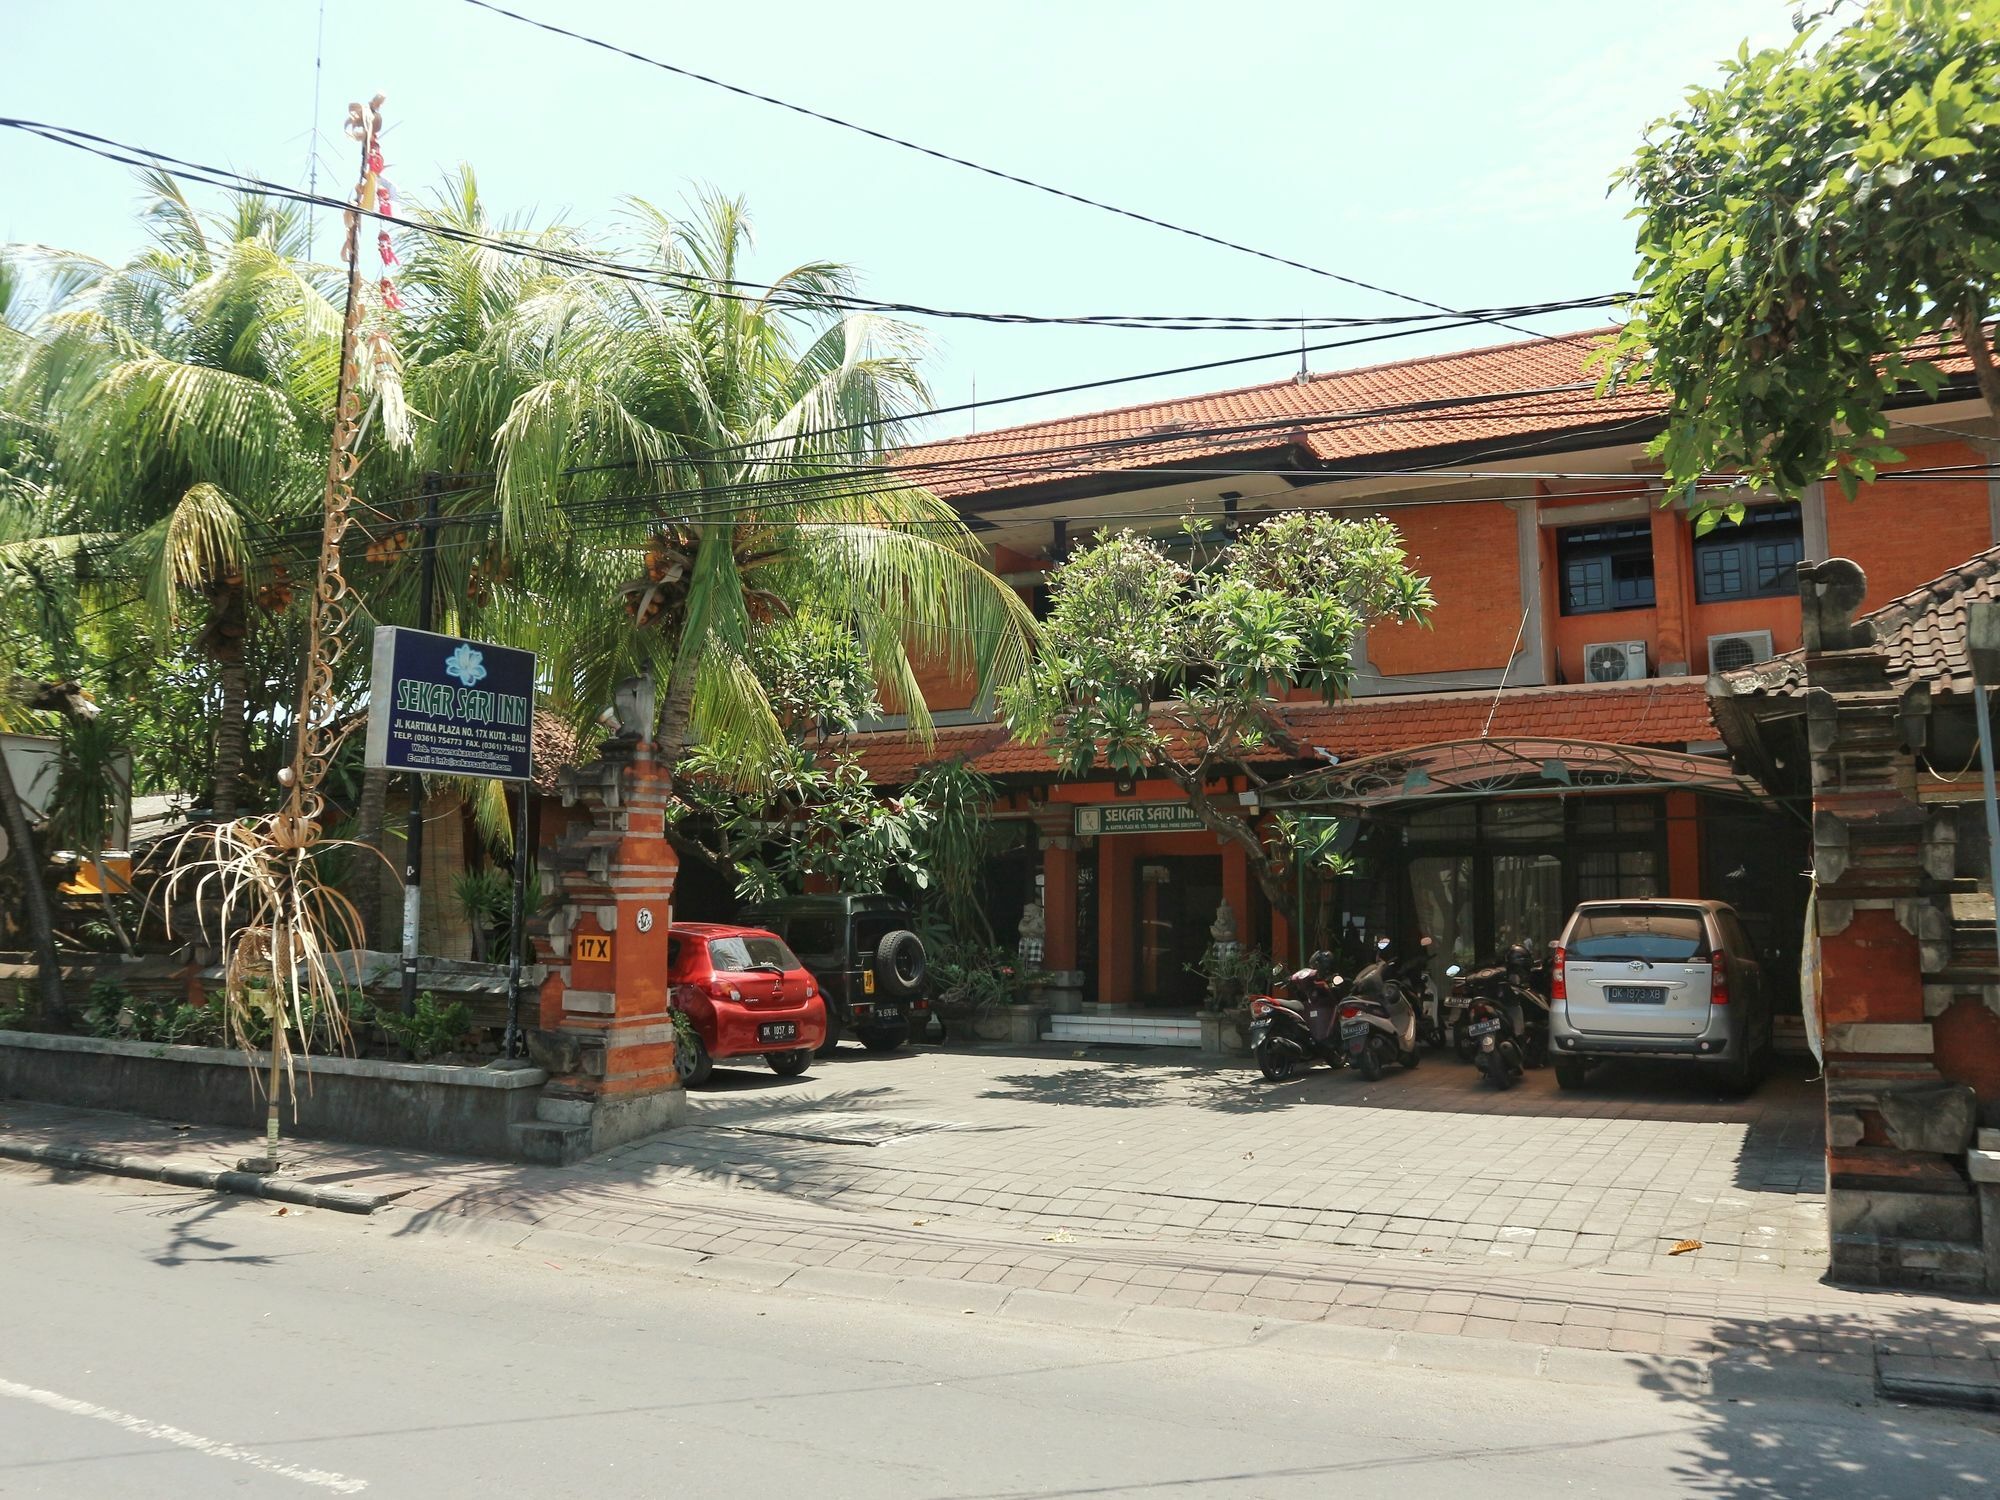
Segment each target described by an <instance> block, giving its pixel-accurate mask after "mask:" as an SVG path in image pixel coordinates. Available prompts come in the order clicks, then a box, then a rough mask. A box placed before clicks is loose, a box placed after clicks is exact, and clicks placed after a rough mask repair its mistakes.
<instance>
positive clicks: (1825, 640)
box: [1799, 557, 1875, 652]
mask: <svg viewBox="0 0 2000 1500" xmlns="http://www.w3.org/2000/svg"><path fill="white" fill-rule="evenodd" d="M1867 596H1868V575H1867V574H1866V573H1864V572H1862V571H1861V568H1860V566H1859V565H1858V564H1856V563H1853V562H1850V561H1848V559H1846V558H1844V557H1832V558H1828V559H1827V560H1826V561H1825V562H1820V563H1801V564H1799V603H1800V605H1801V609H1800V614H1801V616H1802V623H1803V625H1804V634H1805V648H1806V650H1807V651H1809V652H1816V651H1853V650H1856V649H1858V648H1860V647H1863V646H1872V645H1874V644H1875V626H1874V625H1873V624H1872V623H1871V622H1870V621H1867V620H1858V621H1857V620H1856V619H1855V618H1854V612H1855V611H1856V610H1857V609H1859V608H1860V607H1861V601H1862V600H1863V599H1865V598H1867Z"/></svg>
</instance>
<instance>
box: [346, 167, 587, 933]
mask: <svg viewBox="0 0 2000 1500" xmlns="http://www.w3.org/2000/svg"><path fill="white" fill-rule="evenodd" d="M414 218H415V220H416V221H417V222H419V223H423V224H429V225H434V226H437V227H438V228H441V229H445V230H450V231H456V232H457V233H458V234H463V235H470V236H477V237H480V238H498V239H504V240H508V241H511V242H513V243H515V244H518V245H519V246H521V247H522V249H523V250H526V251H530V252H541V251H550V252H566V253H573V252H575V251H577V250H579V249H580V248H581V242H580V241H579V240H578V238H577V237H576V235H575V234H574V233H573V232H572V231H571V230H570V229H568V228H567V227H565V226H563V225H561V224H560V223H558V224H553V225H547V226H543V227H540V228H536V227H533V226H531V225H530V224H529V223H528V222H527V221H526V220H524V219H507V220H496V219H495V218H494V216H493V215H492V214H491V213H489V211H488V210H487V207H486V205H485V202H484V201H483V200H482V198H481V197H480V193H479V183H478V178H477V177H476V175H475V174H474V172H473V170H472V168H471V167H470V166H467V165H460V166H459V167H458V169H457V170H456V171H454V172H452V173H450V174H449V175H448V176H447V177H446V180H445V182H444V184H443V186H442V188H441V189H440V190H439V191H438V192H437V193H436V194H434V195H432V196H431V197H430V198H429V199H428V200H421V201H419V202H418V204H417V205H416V207H415V209H414ZM400 238H401V239H402V240H403V241H404V242H405V243H404V245H403V246H402V250H403V254H404V257H405V259H404V263H403V264H402V265H401V266H400V267H399V269H398V271H397V285H398V288H399V290H400V293H401V297H402V301H403V304H404V309H403V312H402V314H401V316H400V317H399V318H398V319H397V321H396V324H395V329H394V338H395V341H396V346H397V351H398V354H399V356H400V358H401V361H402V364H403V367H404V371H405V381H406V387H407V392H408V401H409V405H410V408H411V411H412V415H413V441H412V442H410V443H409V444H407V445H404V446H401V447H397V446H394V445H388V444H383V443H380V442H378V443H376V444H375V445H374V446H373V447H372V448H371V449H370V450H369V452H368V454H367V457H366V459H365V461H364V463H363V466H362V469H361V472H360V475H359V479H358V482H359V484H360V487H361V490H362V496H363V498H364V500H367V501H370V502H371V504H372V509H373V510H374V515H373V516H372V517H371V518H369V522H368V527H367V529H368V530H369V531H370V533H371V535H372V536H373V538H374V540H373V541H372V542H371V543H370V545H369V549H368V554H369V559H370V560H371V561H374V562H378V563H385V564H387V565H388V566H387V568H386V570H384V571H382V572H379V573H376V574H374V575H372V576H371V577H370V579H369V586H368V587H366V588H365V589H363V590H362V594H361V597H362V600H363V608H362V613H361V615H360V617H358V618H357V620H356V626H357V628H361V627H365V626H367V625H372V624H374V623H378V622H379V623H398V624H401V623H414V621H415V619H416V614H417V605H416V594H417V586H418V567H417V565H418V563H419V560H420V555H421V554H420V551H419V549H418V547H417V546H416V542H417V541H418V540H419V539H420V533H419V532H418V531H417V530H416V529H415V528H414V527H410V526H400V527H399V526H398V525H397V524H396V522H397V521H399V520H401V521H409V520H413V519H414V518H415V515H416V512H417V509H418V508H419V505H420V503H421V502H420V501H419V499H418V496H419V493H420V491H421V490H422V488H423V486H424V484H425V483H426V481H429V482H431V483H434V484H435V485H436V487H437V488H438V489H439V490H440V492H441V493H440V494H439V495H438V497H437V498H438V502H439V509H440V513H441V515H442V516H443V517H445V518H446V519H447V520H452V519H454V518H456V519H458V520H459V522H460V524H455V525H452V526H449V527H447V528H445V529H444V530H443V533H442V537H441V540H442V541H443V543H444V545H443V546H442V547H441V548H440V550H439V552H438V560H437V571H438V575H439V576H438V588H437V591H436V593H437V597H436V601H435V605H434V608H435V610H436V618H435V619H434V620H433V622H432V624H433V628H435V629H439V630H444V631H462V632H467V633H470V632H471V631H473V630H474V629H475V623H474V616H475V615H478V614H479V613H480V611H481V606H482V604H483V603H484V602H485V601H487V600H489V599H490V597H491V589H490V587H489V582H490V580H492V579H495V578H499V577H502V576H504V575H507V574H508V573H510V571H511V567H510V565H509V563H508V562H507V561H506V559H505V558H504V556H503V555H502V553H501V551H500V549H499V546H498V541H497V538H496V537H494V536H493V535H492V534H491V527H490V526H488V525H486V524H485V522H484V521H483V519H479V518H481V517H483V516H484V514H485V513H486V512H487V511H488V510H489V509H490V507H491V505H492V495H493V487H492V483H491V469H490V465H491V462H492V443H493V433H494V431H495V430H496V429H497V428H498V427H499V425H500V424H501V422H502V421H504V420H505V418H506V415H507V412H508V409H509V407H510V406H511V404H512V402H513V401H514V399H515V398H516V397H517V396H518V395H519V394H520V392H521V391H522V390H523V389H524V388H525V387H526V386H527V384H529V383H530V382H531V381H532V379H533V378H534V372H533V371H532V370H524V369H522V368H520V367H519V366H518V365H517V364H516V363H515V360H514V355H515V353H516V352H517V347H518V346H517V344H516V342H515V340H514V339H513V337H512V329H513V327H514V324H515V321H516V320H517V318H518V317H519V315H520V309H521V308H522V307H523V306H524V305H526V304H527V303H529V302H531V301H532V300H533V299H535V298H536V297H539V296H544V295H548V294H550V293H552V292H554V291H556V290H558V289H560V288H561V286H562V285H563V281H564V278H565V276H566V275H568V274H570V273H566V272H563V271H559V270H557V269H554V268H553V267H551V266H550V265H548V264H546V263H544V262H543V261H540V260H538V259H536V258H535V257H534V255H533V254H527V255H513V254H508V253H507V252H505V251H502V250H497V249H494V248H491V247H489V246H486V245H482V244H479V243H475V242H473V241H470V240H467V239H462V238H457V237H454V236H451V235H434V234H423V233H416V234H405V235H402V236H400ZM559 582H560V583H561V584H562V585H563V586H564V587H567V588H574V586H575V580H574V579H573V578H563V579H560V580H559ZM518 614H519V616H520V618H519V619H518V620H516V619H514V618H511V617H510V618H507V619H500V620H494V619H485V620H482V621H481V622H480V623H479V624H478V625H477V627H476V628H477V629H479V630H481V631H484V632H485V633H486V634H487V635H488V636H490V637H493V638H497V639H500V640H503V641H510V642H512V641H515V640H516V638H517V636H520V637H523V638H524V639H525V638H527V637H533V638H534V639H535V640H540V639H542V634H543V633H542V632H539V631H537V630H536V629H535V628H534V626H535V625H537V624H539V623H540V622H541V621H542V620H543V618H544V615H543V611H542V610H541V609H539V608H538V607H534V606H530V607H528V608H526V609H523V610H520V611H518ZM531 622H532V623H531ZM389 780H390V778H389V774H388V773H387V772H386V771H381V770H365V771H364V772H363V774H362V782H361V796H360V805H359V808H358V810H357V819H356V822H357V828H356V839H357V841H358V842H360V843H362V844H365V845H367V846H368V847H370V848H373V849H376V850H380V851H382V852H383V853H384V855H385V856H386V855H387V853H388V850H387V848H386V847H385V846H386V844H387V838H386V835H387V833H388V829H387V803H388V790H389ZM497 792H498V788H497V785H496V784H494V783H490V782H481V783H476V784H470V785H468V787H467V795H468V796H469V797H470V798H471V799H472V801H473V805H474V807H475V809H476V810H477V812H478V815H479V821H480V823H481V825H482V827H484V828H485V829H486V830H487V831H488V833H489V834H490V835H491V836H492V837H494V838H495V840H496V841H500V840H503V839H504V838H505V836H506V835H507V833H508V831H509V820H508V815H507V809H506V801H505V798H504V797H501V796H499V795H497ZM369 863H370V864H371V865H373V867H374V870H375V882H376V885H377V889H376V891H375V899H373V900H364V901H363V902H361V903H360V904H361V906H362V908H363V910H364V912H366V913H367V914H368V915H369V918H370V921H371V924H372V927H373V929H374V931H375V932H376V933H377V940H378V942H379V941H380V938H381V936H382V935H383V934H385V933H386V932H387V931H389V930H392V929H393V927H394V924H395V921H396V920H397V918H396V916H395V912H396V910H397V908H398V907H399V905H400V902H401V899H402V882H401V880H400V878H399V876H398V875H397V870H398V868H399V866H400V861H396V860H391V859H388V858H386V857H385V858H384V859H383V860H380V861H370V862H369Z"/></svg>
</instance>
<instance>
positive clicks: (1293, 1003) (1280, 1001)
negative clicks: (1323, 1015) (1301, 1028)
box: [1270, 995, 1306, 1016]
mask: <svg viewBox="0 0 2000 1500" xmlns="http://www.w3.org/2000/svg"><path fill="white" fill-rule="evenodd" d="M1270 999H1271V1003H1272V1004H1273V1005H1275V1006H1277V1007H1278V1009H1280V1010H1288V1011H1290V1012H1291V1013H1292V1014H1293V1015H1296V1016H1302V1015H1304V1014H1305V1013H1306V1007H1305V1002H1304V1001H1302V1000H1295V999H1293V998H1292V997H1291V996H1290V995H1273V996H1271V997H1270Z"/></svg>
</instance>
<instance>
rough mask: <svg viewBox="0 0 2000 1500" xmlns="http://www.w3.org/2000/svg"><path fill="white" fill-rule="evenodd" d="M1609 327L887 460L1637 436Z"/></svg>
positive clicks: (1059, 465)
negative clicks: (1602, 375) (1609, 371)
mask: <svg viewBox="0 0 2000 1500" xmlns="http://www.w3.org/2000/svg"><path fill="white" fill-rule="evenodd" d="M1613 331H1614V330H1611V329H1606V328H1593V329H1588V330H1585V331H1583V332H1580V333H1571V334H1563V335H1561V336H1559V337H1555V338H1540V339H1528V340H1525V341H1523V342H1521V343H1514V344H1498V345H1493V346H1491V347H1488V348H1484V349H1465V350H1460V351H1458V352H1456V353H1452V354H1432V355H1426V356H1424V357H1422V358H1418V359H1405V360H1396V361H1393V362H1391V363H1388V364H1380V365H1365V366H1362V367H1360V368H1358V369H1352V370H1333V371H1329V372H1327V373H1325V374H1321V375H1313V376H1309V377H1308V378H1307V379H1305V380H1303V381H1301V380H1297V379H1289V380H1279V381H1273V382H1271V383H1270V384H1268V385H1252V386H1244V387H1242V388H1240V389H1237V390H1230V391H1217V392H1215V393H1213V394H1211V395H1206V396H1194V397H1188V398H1184V399H1179V400H1172V401H1150V402H1146V403H1144V404H1142V405H1138V406H1124V407H1115V408H1113V409H1112V410H1110V411H1099V412H1090V413H1087V414H1085V415H1083V416H1079V417H1061V418H1057V419H1055V420H1053V421H1047V422H1031V423H1028V424H1026V425H1024V426H1019V427H1001V428H995V429H994V430H992V431H990V432H979V433H972V434H969V435H967V436H964V437H956V438H945V439H943V440H941V441H939V442H935V443H925V444H922V445H920V446H918V447H914V448H910V449H907V450H905V451H904V452H903V453H901V454H899V455H898V456H897V457H896V458H895V460H894V463H895V465H896V467H898V468H900V469H903V470H906V471H909V472H910V474H911V477H912V478H914V479H916V480H917V481H918V482H919V483H921V484H923V485H924V486H925V487H926V488H928V489H929V490H930V491H931V492H932V493H934V494H936V495H939V496H942V497H944V498H946V499H952V500H959V501H961V502H962V501H964V500H965V499H966V498H967V497H969V496H973V495H987V494H994V493H997V492H1001V491H1006V490H1011V489H1022V488H1027V487H1031V486H1035V485H1043V484H1051V483H1055V482H1058V481H1061V480H1065V479H1075V478H1079V477H1083V476H1086V475H1090V474H1106V473H1116V472H1119V471H1126V470H1144V469H1151V468H1159V467H1162V466H1171V465H1174V464H1190V463H1195V462H1197V461H1198V460H1201V459H1204V458H1215V457H1219V456H1222V455H1227V454H1236V455H1242V454H1247V453H1255V452H1260V451H1261V452H1268V451H1271V450H1274V449H1281V448H1285V447H1287V446H1296V447H1297V448H1299V449H1300V450H1302V452H1303V455H1304V458H1305V460H1306V461H1307V462H1315V463H1323V464H1332V465H1340V464H1345V465H1346V466H1348V467H1350V468H1352V467H1365V466H1366V463H1367V461H1368V460H1369V459H1382V460H1387V459H1391V458H1395V457H1397V456H1400V455H1407V454H1412V453H1424V452H1430V451H1433V450H1437V449H1449V448H1453V447H1457V446H1460V445H1463V444H1479V443H1489V442H1496V441H1497V442H1503V443H1504V442H1506V441H1508V440H1510V439H1535V438H1553V437H1558V436H1562V435H1564V434H1569V433H1588V432H1596V431H1601V430H1603V429H1606V428H1616V427H1632V428H1634V429H1635V434H1634V435H1637V433H1636V429H1639V428H1640V427H1641V426H1642V424H1646V423H1650V422H1652V421H1653V420H1654V419H1656V418H1658V417H1659V416H1660V415H1661V414H1662V413H1663V412H1664V410H1665V409H1666V402H1665V398H1664V397H1663V396H1662V395H1661V394H1660V393H1658V392H1656V391H1654V390H1652V389H1651V388H1649V387H1646V386H1641V385H1626V386H1621V387H1620V388H1619V389H1617V390H1615V391H1613V392H1611V393H1609V394H1608V395H1605V396H1599V395H1597V394H1596V385H1597V378H1598V371H1597V370H1596V368H1595V367H1590V368H1586V366H1585V363H1584V361H1585V359H1586V357H1587V356H1588V355H1589V354H1590V352H1591V351H1592V350H1593V349H1595V348H1596V347H1597V346H1598V345H1599V344H1600V343H1602V342H1603V341H1604V340H1605V339H1606V338H1608V337H1609V336H1610V335H1611V334H1612V332H1613ZM1912 352H1913V353H1915V354H1926V353H1928V354H1930V355H1931V357H1932V358H1933V361H1934V362H1935V363H1936V365H1937V367H1938V368H1939V369H1940V370H1941V371H1943V372H1944V373H1945V374H1946V375H1948V376H1963V375H1965V374H1966V373H1967V372H1968V371H1969V370H1970V369H1971V365H1970V362H1969V360H1968V358H1967V356H1966V354H1965V352H1964V350H1963V348H1962V347H1961V346H1959V345H1957V344H1956V343H1954V344H1952V345H1951V347H1950V348H1949V349H1948V350H1946V351H1944V352H1943V354H1942V355H1941V356H1940V355H1939V353H1938V351H1937V349H1936V348H1935V346H1927V347H1919V348H1918V349H1916V350H1913V351H1912ZM1177 432H1185V433H1186V434H1187V435H1186V436H1185V437H1176V436H1175V434H1176V433H1177Z"/></svg>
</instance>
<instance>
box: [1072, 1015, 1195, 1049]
mask: <svg viewBox="0 0 2000 1500" xmlns="http://www.w3.org/2000/svg"><path fill="white" fill-rule="evenodd" d="M1042 1040H1043V1041H1045V1042H1109V1043H1115V1044H1122V1045H1124V1046H1127V1047H1199V1046H1200V1045H1201V1022H1199V1021H1197V1020H1195V1019H1194V1017H1192V1016H1050V1017H1049V1026H1048V1030H1046V1031H1044V1032H1043V1033H1042Z"/></svg>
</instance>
